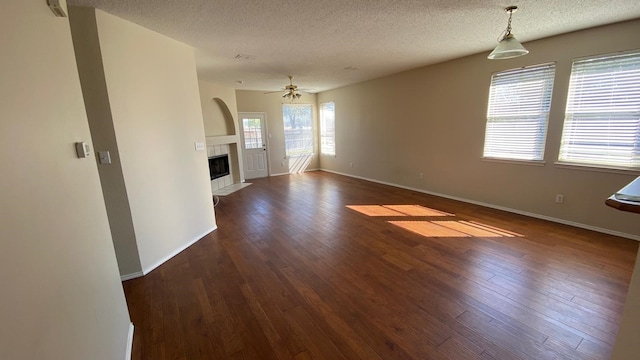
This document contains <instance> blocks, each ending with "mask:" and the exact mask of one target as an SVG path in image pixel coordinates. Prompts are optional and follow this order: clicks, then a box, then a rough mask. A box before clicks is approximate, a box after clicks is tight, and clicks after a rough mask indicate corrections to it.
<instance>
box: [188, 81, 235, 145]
mask: <svg viewBox="0 0 640 360" xmlns="http://www.w3.org/2000/svg"><path fill="white" fill-rule="evenodd" d="M198 86H199V89H200V106H201V107H202V117H203V119H204V134H205V135H206V136H225V135H236V134H237V131H238V129H237V124H238V120H237V119H238V106H237V103H236V91H235V89H233V88H230V87H226V86H222V85H218V84H214V83H211V82H208V81H202V80H200V81H199V82H198ZM216 99H217V100H216ZM220 101H222V102H224V104H221V103H220ZM229 116H230V117H231V118H229Z"/></svg>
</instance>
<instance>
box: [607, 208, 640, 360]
mask: <svg viewBox="0 0 640 360" xmlns="http://www.w3.org/2000/svg"><path fill="white" fill-rule="evenodd" d="M636 216H637V217H639V218H640V215H636ZM639 334H640V252H638V256H637V257H636V265H635V269H634V270H633V276H632V278H631V283H630V284H629V292H628V293H627V301H626V302H625V305H624V312H623V313H622V320H621V322H620V329H619V330H618V337H617V338H616V344H615V346H614V348H613V354H612V356H611V359H613V360H629V359H637V358H638V354H640V341H638V340H640V339H639V338H638V337H639V336H640V335H639Z"/></svg>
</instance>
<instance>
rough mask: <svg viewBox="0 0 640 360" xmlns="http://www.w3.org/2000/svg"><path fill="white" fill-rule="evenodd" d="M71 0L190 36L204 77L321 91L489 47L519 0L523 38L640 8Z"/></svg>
mask: <svg viewBox="0 0 640 360" xmlns="http://www.w3.org/2000/svg"><path fill="white" fill-rule="evenodd" d="M67 1H68V4H69V5H80V6H90V7H95V8H98V9H102V10H104V11H106V12H108V13H110V14H113V15H116V16H118V17H120V18H123V19H127V20H129V21H132V22H134V23H136V24H139V25H142V26H144V27H146V28H149V29H151V30H154V31H156V32H159V33H161V34H164V35H167V36H169V37H171V38H174V39H176V40H179V41H182V42H184V43H186V44H189V45H191V46H193V47H194V48H196V61H197V68H198V75H199V77H200V78H202V79H204V80H209V81H211V82H215V83H219V84H223V85H227V86H230V87H233V88H236V89H246V90H264V91H269V90H279V89H281V88H282V87H283V86H284V85H287V84H288V79H287V77H286V75H289V74H290V75H293V76H294V84H296V85H298V86H299V87H301V88H306V89H312V90H313V91H314V92H318V91H324V90H329V89H334V88H337V87H341V86H345V85H349V84H354V83H357V82H361V81H365V80H369V79H374V78H377V77H381V76H385V75H389V74H393V73H397V72H400V71H404V70H409V69H413V68H418V67H421V66H424V65H428V64H434V63H438V62H442V61H445V60H449V59H453V58H458V57H462V56H466V55H471V54H475V53H479V52H487V53H488V52H489V51H491V49H492V48H493V47H495V44H496V39H497V37H498V36H499V35H500V33H501V32H502V31H503V30H504V28H505V27H506V24H507V19H508V15H507V14H506V13H505V12H504V11H503V8H504V7H506V6H508V5H517V6H518V7H519V10H518V11H517V12H516V13H514V16H513V33H514V34H515V36H516V37H517V38H518V40H520V41H521V42H523V43H525V42H527V41H531V40H535V39H540V38H544V37H548V36H552V35H557V34H561V33H566V32H570V31H575V30H579V29H584V28H588V27H593V26H598V25H604V24H610V23H614V22H619V21H624V20H630V19H635V18H640V1H639V0H528V1H527V0H520V1H510V0H422V1H418V0H348V1H345V0H297V1H295V0H279V1H274V0H251V1H249V0H67ZM525 45H526V44H525ZM239 54H242V55H250V56H251V57H252V58H249V59H236V56H237V55H239ZM497 61H500V60H497ZM502 61H504V60H502ZM352 68H356V69H355V70H354V69H352ZM239 81H242V83H239Z"/></svg>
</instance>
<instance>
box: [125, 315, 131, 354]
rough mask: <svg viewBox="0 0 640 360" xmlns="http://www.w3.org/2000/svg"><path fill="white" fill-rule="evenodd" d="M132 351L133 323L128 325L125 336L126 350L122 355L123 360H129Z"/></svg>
mask: <svg viewBox="0 0 640 360" xmlns="http://www.w3.org/2000/svg"><path fill="white" fill-rule="evenodd" d="M132 350H133V323H132V322H130V323H129V334H127V350H126V353H125V355H124V358H125V360H131V352H132Z"/></svg>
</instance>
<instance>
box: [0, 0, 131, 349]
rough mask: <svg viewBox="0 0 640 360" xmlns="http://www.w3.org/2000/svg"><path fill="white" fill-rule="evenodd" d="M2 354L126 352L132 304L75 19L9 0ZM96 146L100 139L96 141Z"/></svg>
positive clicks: (0, 225) (2, 29) (2, 35)
mask: <svg viewBox="0 0 640 360" xmlns="http://www.w3.org/2000/svg"><path fill="white" fill-rule="evenodd" d="M3 10H4V11H6V13H7V14H9V15H8V16H6V17H5V18H4V19H3V20H2V21H1V22H0V49H2V50H1V52H2V55H1V58H2V66H1V67H0V79H2V81H0V144H1V146H2V151H1V152H0V164H1V166H0V168H1V169H2V176H0V188H2V192H1V193H0V197H1V198H0V204H1V211H2V215H1V216H0V242H1V246H0V248H1V249H2V250H1V251H0V288H1V289H2V298H1V299H2V300H1V304H2V306H0V319H2V326H0V358H2V359H11V360H18V359H25V360H26V359H29V360H31V359H69V360H76V359H77V360H82V359H105V360H113V359H124V358H125V352H126V346H127V334H128V330H129V324H130V320H129V315H128V313H127V305H126V303H125V298H124V294H123V291H122V285H121V283H120V279H119V277H118V268H117V265H116V259H115V254H114V250H113V244H112V241H111V235H110V232H109V224H108V221H107V214H106V210H105V205H104V200H103V197H102V192H101V190H100V180H99V178H98V170H97V168H96V163H95V161H94V160H93V156H91V157H89V158H85V159H78V158H77V157H76V154H75V150H74V142H77V141H86V142H88V143H89V144H91V135H90V133H89V126H88V123H87V117H86V115H85V108H84V105H83V103H82V93H81V90H80V82H79V80H78V72H77V69H76V62H75V59H74V54H73V48H72V43H71V34H70V30H69V23H68V19H67V18H56V17H54V15H53V14H52V12H51V11H50V10H49V8H48V7H47V4H46V2H44V1H40V0H8V1H4V2H3ZM92 150H93V147H92Z"/></svg>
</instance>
